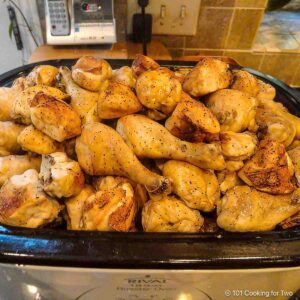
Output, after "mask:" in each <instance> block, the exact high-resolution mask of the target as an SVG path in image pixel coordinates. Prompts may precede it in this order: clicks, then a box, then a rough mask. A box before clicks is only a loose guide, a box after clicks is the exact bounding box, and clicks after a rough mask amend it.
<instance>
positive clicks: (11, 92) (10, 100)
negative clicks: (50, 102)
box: [0, 77, 25, 121]
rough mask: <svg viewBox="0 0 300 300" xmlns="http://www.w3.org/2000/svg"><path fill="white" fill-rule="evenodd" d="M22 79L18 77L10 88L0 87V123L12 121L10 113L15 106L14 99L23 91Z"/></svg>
mask: <svg viewBox="0 0 300 300" xmlns="http://www.w3.org/2000/svg"><path fill="white" fill-rule="evenodd" d="M24 80H25V79H24V78H22V77H20V78H18V79H17V80H15V81H14V83H13V86H12V87H11V88H8V87H0V107H1V109H0V121H11V120H13V118H12V116H11V113H12V110H13V107H14V104H15V99H16V97H17V96H18V95H19V94H20V93H21V92H22V91H23V89H24Z"/></svg>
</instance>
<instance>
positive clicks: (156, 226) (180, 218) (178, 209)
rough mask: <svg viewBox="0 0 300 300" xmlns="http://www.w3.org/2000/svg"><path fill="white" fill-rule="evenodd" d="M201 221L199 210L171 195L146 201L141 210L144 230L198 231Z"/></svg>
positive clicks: (202, 220)
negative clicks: (157, 199)
mask: <svg viewBox="0 0 300 300" xmlns="http://www.w3.org/2000/svg"><path fill="white" fill-rule="evenodd" d="M203 222H204V219H203V217H202V216H201V215H200V213H199V211H197V210H194V209H191V208H189V207H188V206H186V205H185V204H184V202H182V201H181V200H179V199H177V198H175V197H172V196H166V197H164V198H163V199H162V200H159V201H156V200H150V201H148V202H147V203H146V204H145V206H144V208H143V212H142V224H143V228H144V231H146V232H199V230H200V228H201V226H202V225H203Z"/></svg>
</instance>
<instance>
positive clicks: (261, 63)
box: [257, 52, 266, 71]
mask: <svg viewBox="0 0 300 300" xmlns="http://www.w3.org/2000/svg"><path fill="white" fill-rule="evenodd" d="M265 56H266V52H264V54H263V57H262V59H261V61H260V63H259V66H258V69H257V70H258V71H260V70H261V67H262V65H263V62H264V60H265Z"/></svg>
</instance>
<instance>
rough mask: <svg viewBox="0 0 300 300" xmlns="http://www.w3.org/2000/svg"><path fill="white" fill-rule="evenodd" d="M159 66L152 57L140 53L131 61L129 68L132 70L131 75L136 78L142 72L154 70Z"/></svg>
mask: <svg viewBox="0 0 300 300" xmlns="http://www.w3.org/2000/svg"><path fill="white" fill-rule="evenodd" d="M159 67H160V65H159V64H158V63H157V62H155V61H154V60H153V59H152V58H150V57H148V56H145V55H142V54H137V55H136V57H135V60H134V61H133V62H132V66H131V70H132V72H133V75H134V76H135V77H136V78H137V77H139V76H140V75H141V74H142V73H144V72H146V71H149V70H156V69H158V68H159Z"/></svg>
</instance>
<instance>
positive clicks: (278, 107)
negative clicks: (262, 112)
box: [260, 101, 300, 139]
mask: <svg viewBox="0 0 300 300" xmlns="http://www.w3.org/2000/svg"><path fill="white" fill-rule="evenodd" d="M260 107H262V108H263V109H267V110H269V111H272V113H273V114H275V115H278V116H281V117H283V118H285V119H286V120H288V121H290V122H292V123H294V125H295V127H296V135H295V139H300V118H298V117H297V116H295V115H292V114H290V113H289V112H288V110H287V109H286V108H285V107H284V106H283V105H282V104H281V103H278V102H274V101H266V102H264V103H263V104H260Z"/></svg>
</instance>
